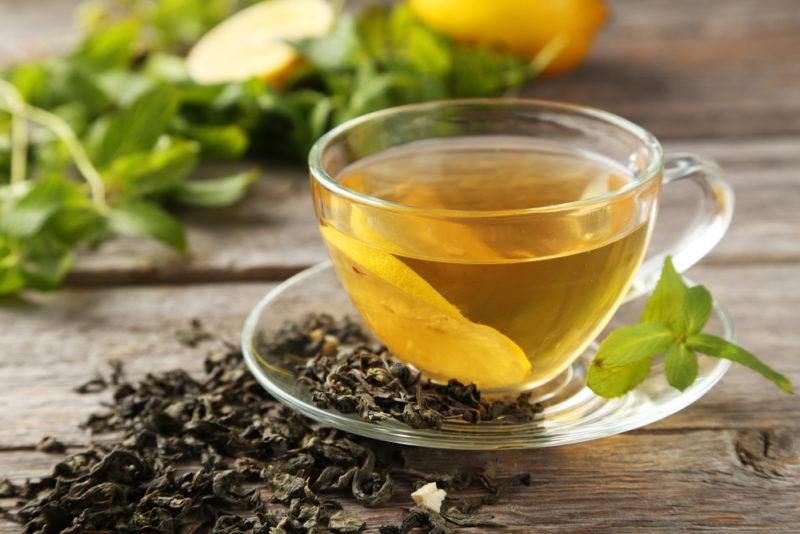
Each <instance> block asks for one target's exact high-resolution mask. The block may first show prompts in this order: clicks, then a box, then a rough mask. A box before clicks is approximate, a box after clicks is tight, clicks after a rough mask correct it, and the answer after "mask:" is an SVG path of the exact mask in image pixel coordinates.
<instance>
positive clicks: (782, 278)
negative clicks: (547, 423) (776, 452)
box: [0, 265, 800, 472]
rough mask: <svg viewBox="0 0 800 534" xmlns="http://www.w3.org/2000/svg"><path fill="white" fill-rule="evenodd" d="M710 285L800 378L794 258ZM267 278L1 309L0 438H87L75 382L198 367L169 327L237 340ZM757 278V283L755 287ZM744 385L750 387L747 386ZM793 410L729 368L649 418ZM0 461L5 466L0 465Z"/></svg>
mask: <svg viewBox="0 0 800 534" xmlns="http://www.w3.org/2000/svg"><path fill="white" fill-rule="evenodd" d="M693 276H694V277H695V278H696V279H697V281H699V282H704V283H707V284H708V285H709V287H711V288H713V291H714V294H715V295H716V296H717V297H718V298H719V299H720V300H721V301H722V302H724V303H725V304H726V306H727V307H728V308H729V311H730V312H731V314H732V315H733V317H735V319H736V322H737V325H739V340H740V342H741V343H742V344H743V345H744V346H746V347H749V348H750V349H751V350H753V351H754V352H755V353H757V354H759V355H760V356H761V357H762V358H764V359H765V360H767V361H768V362H770V363H771V364H772V365H774V366H776V367H778V368H779V369H781V370H782V371H783V372H785V373H786V374H787V375H788V376H789V377H790V378H791V379H793V380H794V381H795V383H800V360H798V359H797V357H796V355H797V354H798V351H799V350H800V335H799V334H798V332H797V331H796V326H797V320H796V310H797V309H800V286H798V285H797V284H796V283H794V281H795V280H796V279H797V278H798V276H800V266H797V265H788V266H783V265H778V266H772V267H752V266H738V267H714V266H710V267H702V268H698V269H696V270H695V271H694V272H693ZM271 287H273V286H272V285H271V284H225V285H216V284H209V285H203V286H163V287H157V286H156V287H131V288H114V289H102V290H92V289H74V290H68V291H64V292H61V293H58V294H52V295H45V296H37V297H35V298H32V299H31V300H30V301H28V302H24V303H23V302H18V303H15V304H11V305H7V306H4V307H3V308H2V309H0V322H2V324H3V325H4V329H3V330H2V332H0V346H2V347H3V352H4V355H3V359H2V363H0V406H7V407H12V409H7V410H2V411H0V449H2V448H14V449H16V448H20V447H32V446H33V445H34V444H35V443H36V442H37V441H38V440H39V439H40V438H41V437H42V436H43V435H45V434H48V433H51V434H55V435H56V436H58V437H59V438H60V439H62V440H64V441H65V442H66V443H68V444H74V445H78V444H81V443H83V442H84V438H85V436H84V433H83V431H82V430H80V429H79V428H78V425H79V423H80V422H81V421H83V419H84V418H85V417H86V416H87V415H88V413H90V412H91V411H92V410H95V409H96V408H97V402H98V399H97V398H95V397H93V396H86V395H78V394H76V393H74V392H73V391H72V389H73V388H74V387H75V386H77V385H79V384H81V383H82V382H83V381H85V380H86V379H87V378H88V377H90V376H91V375H92V374H93V373H94V371H95V370H98V369H104V368H105V367H106V363H105V362H107V361H108V360H109V359H112V358H116V359H121V360H123V361H124V362H126V365H127V366H128V368H129V371H130V372H131V373H132V374H133V375H134V376H136V375H142V374H143V373H145V372H148V371H151V370H165V369H169V368H174V367H184V368H187V369H188V370H190V371H194V372H199V370H200V364H201V361H202V358H203V356H204V353H205V352H206V350H208V349H209V348H211V347H213V345H210V346H202V347H199V348H198V349H188V348H186V347H184V346H182V345H181V344H180V343H179V342H178V341H177V338H176V336H175V333H176V331H178V330H179V329H181V328H185V327H186V325H187V324H188V323H189V320H190V319H191V318H193V317H201V318H202V319H203V321H204V322H205V323H206V324H207V325H209V328H212V329H213V331H215V332H218V333H220V334H221V335H222V336H223V337H224V338H226V339H229V340H232V341H234V342H235V341H237V339H238V335H239V331H240V329H241V325H242V322H243V321H244V318H245V316H246V315H247V313H248V312H249V310H250V309H251V308H252V306H253V305H254V304H255V303H256V301H257V300H258V299H259V298H260V296H261V295H262V294H263V293H264V292H265V291H267V290H268V289H269V288H271ZM753 287H757V288H758V291H753ZM742 392H747V395H743V394H742ZM797 421H800V406H798V403H797V402H796V400H795V399H794V398H792V397H788V396H786V395H784V394H782V393H781V392H780V391H779V390H778V389H777V388H775V387H774V386H772V385H770V384H769V383H768V382H766V381H765V380H763V379H762V378H760V377H758V376H756V375H754V374H753V373H752V372H749V371H746V370H744V369H739V368H734V369H733V370H732V371H731V372H730V373H729V374H728V375H727V376H726V377H725V379H724V380H723V382H722V383H721V385H720V386H718V387H717V388H715V389H714V390H713V391H712V393H711V394H709V395H708V396H707V397H705V398H704V399H703V400H701V401H700V402H698V403H697V404H695V405H693V406H692V407H691V408H690V409H688V410H686V411H684V412H681V413H680V414H678V415H676V416H674V417H670V418H668V419H666V420H664V421H662V422H660V423H658V424H657V425H654V426H653V427H651V428H654V429H656V430H657V431H666V430H677V429H687V428H688V429H692V428H693V429H707V428H713V429H748V430H764V429H771V430H775V429H780V428H782V427H784V426H786V425H788V424H791V423H792V422H797ZM0 472H2V467H1V466H0Z"/></svg>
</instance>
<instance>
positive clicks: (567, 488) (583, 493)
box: [0, 428, 800, 533]
mask: <svg viewBox="0 0 800 534" xmlns="http://www.w3.org/2000/svg"><path fill="white" fill-rule="evenodd" d="M798 430H800V428H787V429H784V430H782V431H779V432H773V433H766V434H763V435H762V434H759V433H755V434H754V433H748V432H737V431H732V430H705V431H696V432H689V433H682V434H672V433H662V434H655V433H630V434H625V435H621V436H616V437H613V438H608V439H605V440H601V441H597V442H593V443H586V444H581V445H573V446H570V447H563V448H557V449H543V450H539V451H499V452H484V453H459V454H458V455H453V454H452V453H449V452H447V451H434V450H429V449H408V450H407V453H406V458H407V460H408V462H409V464H410V465H411V466H413V467H418V468H421V469H427V470H438V471H442V470H445V471H446V470H451V469H455V468H459V469H467V470H471V471H479V470H480V469H482V468H483V467H484V466H486V465H489V464H495V465H496V467H497V473H498V476H501V477H508V476H512V475H515V474H518V473H523V472H529V473H531V474H532V475H533V483H532V484H531V486H530V487H524V486H523V487H519V488H518V489H516V490H515V491H514V492H512V493H511V494H510V495H508V497H507V498H505V499H503V501H502V503H500V504H498V505H496V506H490V507H487V508H486V509H485V510H486V512H487V513H490V514H492V515H494V516H495V517H496V518H497V519H498V520H500V521H502V522H504V523H507V524H509V525H510V528H509V529H508V531H511V532H531V531H536V532H565V531H568V532H611V531H613V532H669V533H673V532H685V531H689V530H716V529H722V528H727V529H730V530H731V531H735V532H750V531H765V530H769V531H770V532H795V531H796V528H797V521H798V520H800V510H798V508H797V494H798V492H800V439H798ZM764 440H767V441H764ZM765 445H766V449H763V448H762V449H761V450H759V447H764V446H765ZM763 450H767V453H766V455H764V454H763ZM58 458H60V455H45V454H42V453H36V452H29V451H25V452H21V451H13V452H0V473H3V476H9V477H10V478H11V479H12V480H16V481H21V480H23V479H24V478H26V477H35V476H37V475H40V474H43V473H46V472H47V471H48V469H49V467H50V466H51V465H52V464H53V463H54V461H56V459H58ZM409 491H410V488H409V487H408V486H403V487H401V488H400V489H399V491H398V492H397V493H396V496H395V498H394V499H393V501H392V502H391V503H390V505H389V506H387V507H383V508H378V509H364V508H357V511H358V513H359V514H360V515H361V516H362V518H363V519H364V520H366V521H368V524H369V525H370V526H372V527H375V526H376V525H378V524H380V523H382V522H387V521H394V520H397V518H398V516H399V515H400V507H401V506H409V505H411V501H410V499H409V497H408V493H409ZM3 529H5V530H3ZM14 531H15V530H14V525H12V524H9V523H6V524H5V525H3V524H2V523H0V532H14ZM370 531H372V532H374V530H370Z"/></svg>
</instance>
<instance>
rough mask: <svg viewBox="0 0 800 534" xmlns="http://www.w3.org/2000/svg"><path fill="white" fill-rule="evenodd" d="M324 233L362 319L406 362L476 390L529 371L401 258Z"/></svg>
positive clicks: (504, 341)
mask: <svg viewBox="0 0 800 534" xmlns="http://www.w3.org/2000/svg"><path fill="white" fill-rule="evenodd" d="M322 235H323V237H324V238H325V241H326V242H327V243H328V245H329V247H330V248H331V254H332V256H333V258H334V263H335V264H336V265H337V267H338V273H339V276H340V278H341V279H342V283H343V284H344V285H345V287H346V288H347V290H348V293H349V295H350V297H351V298H352V299H353V302H354V303H355V304H356V307H357V308H358V309H359V311H360V312H361V314H362V316H363V317H364V320H365V321H366V322H367V324H368V325H369V326H370V328H372V330H373V331H374V332H375V334H376V335H377V336H378V338H380V340H381V341H383V343H385V344H386V346H387V347H388V348H389V350H391V351H392V352H394V353H395V354H397V355H398V356H400V357H402V358H403V359H404V360H405V361H407V362H409V363H411V364H413V365H415V366H416V367H417V368H418V369H420V370H422V371H424V372H425V373H426V374H428V375H429V376H431V377H433V378H435V379H437V380H442V381H446V380H449V379H450V378H456V379H458V380H460V381H461V382H464V383H470V382H474V383H475V384H476V385H478V386H479V387H481V388H504V387H511V386H515V385H518V384H520V383H521V382H522V381H524V380H525V377H526V376H527V375H528V374H529V373H530V370H531V364H530V362H529V361H528V359H527V358H526V357H525V354H524V353H523V352H522V349H520V348H519V346H517V345H516V343H514V342H513V341H512V340H511V339H509V338H508V337H506V336H505V335H503V334H502V333H500V332H499V331H497V330H495V329H494V328H492V327H490V326H487V325H482V324H477V323H473V322H472V321H470V320H469V319H467V318H466V317H464V316H463V315H462V314H461V312H460V311H459V310H458V308H456V307H455V306H453V305H452V304H451V303H449V302H448V301H447V299H445V298H444V297H443V296H442V295H441V294H440V293H439V292H438V291H436V289H434V288H433V286H431V285H430V284H429V283H428V282H427V281H425V279H424V278H422V277H421V276H419V275H418V274H417V273H416V272H414V270H413V269H411V268H410V267H408V266H407V265H406V264H405V263H403V262H402V261H400V260H398V259H397V258H395V257H394V256H392V255H391V254H388V253H386V252H381V251H379V250H377V249H374V248H372V247H368V246H367V245H364V244H363V243H361V242H360V241H357V240H355V239H353V238H351V237H348V236H346V235H344V234H342V233H341V232H339V231H337V230H335V229H333V228H331V227H327V226H326V227H323V228H322Z"/></svg>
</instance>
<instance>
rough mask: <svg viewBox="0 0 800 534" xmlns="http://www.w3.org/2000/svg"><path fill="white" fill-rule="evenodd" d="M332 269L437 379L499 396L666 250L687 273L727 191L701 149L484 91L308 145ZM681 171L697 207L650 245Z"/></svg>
mask: <svg viewBox="0 0 800 534" xmlns="http://www.w3.org/2000/svg"><path fill="white" fill-rule="evenodd" d="M310 166H311V181H312V191H313V195H314V204H315V208H316V211H317V215H318V217H319V222H320V227H321V231H322V235H323V238H324V239H325V242H326V245H327V247H328V249H329V252H330V255H331V258H332V259H333V263H334V266H335V268H336V272H337V275H338V277H339V280H340V281H341V283H342V285H343V286H344V288H345V290H346V291H347V293H348V294H349V296H350V298H351V299H352V301H353V303H354V304H355V306H356V308H357V309H358V310H359V312H360V313H361V315H362V317H363V319H364V321H365V323H366V324H367V325H368V326H369V327H370V328H371V330H372V331H373V332H374V334H375V335H376V337H377V338H378V339H380V340H381V341H382V342H383V343H384V344H385V345H386V346H387V347H388V348H389V350H391V351H392V352H393V353H394V354H396V355H397V356H398V357H399V358H400V359H402V360H403V361H406V362H408V363H411V364H413V365H415V366H416V367H417V368H419V369H420V370H421V371H423V372H424V373H426V374H427V375H428V376H430V377H431V378H433V379H435V380H439V381H444V382H446V381H447V380H449V379H451V378H455V379H458V380H459V381H461V382H465V383H470V382H474V383H475V384H477V385H478V386H479V387H481V388H482V389H483V390H488V391H490V392H508V391H518V390H524V389H529V388H532V387H536V386H540V385H542V384H545V383H546V382H548V381H550V380H552V379H553V378H554V377H556V376H558V375H559V374H560V373H561V372H562V371H564V370H565V369H566V368H567V367H568V366H569V365H570V364H571V363H572V362H573V361H574V360H575V359H576V358H577V357H578V356H579V355H580V354H581V353H582V352H583V351H584V350H586V348H587V346H588V345H589V344H590V343H591V342H592V341H593V340H594V339H595V338H596V337H597V336H598V334H599V333H600V332H601V330H602V329H603V328H604V327H605V325H606V324H607V323H608V321H609V320H610V318H611V317H612V315H613V314H614V312H615V311H616V309H617V307H618V306H619V305H620V303H621V302H623V300H624V299H626V298H631V297H632V296H634V295H636V294H640V293H641V292H643V291H645V290H646V289H647V288H648V287H651V286H652V285H653V283H654V281H655V279H656V278H657V275H658V271H659V267H660V264H661V261H662V260H663V257H664V255H666V254H671V255H672V256H673V259H674V262H675V265H676V267H677V268H678V269H679V270H684V269H686V268H688V267H689V266H691V265H692V264H694V263H695V262H696V261H697V260H699V259H700V258H701V257H702V256H704V255H705V254H706V253H707V252H708V251H709V250H711V248H712V247H713V246H714V245H715V244H716V243H717V242H718V241H719V239H720V238H721V237H722V235H723V234H724V232H725V230H726V229H727V226H728V223H729V222H730V217H731V213H732V206H733V196H732V193H731V190H730V188H729V187H728V186H727V185H726V184H725V183H724V182H722V181H721V179H720V178H719V172H718V168H717V167H716V166H715V165H714V164H713V163H710V162H707V161H704V160H701V159H700V158H697V157H695V156H689V155H680V156H675V157H672V158H669V159H667V160H666V162H665V161H664V159H663V157H662V151H661V147H660V145H659V143H658V141H657V140H656V139H655V138H654V137H653V136H652V135H651V134H649V133H648V132H646V131H645V130H643V129H642V128H640V127H638V126H636V125H634V124H632V123H630V122H628V121H626V120H625V119H622V118H620V117H617V116H614V115H612V114H609V113H606V112H603V111H598V110H594V109H590V108H585V107H579V106H571V105H564V104H557V103H553V102H543V101H533V100H516V99H496V100H461V101H443V102H432V103H425V104H418V105H413V106H405V107H400V108H394V109H389V110H384V111H380V112H376V113H372V114H369V115H365V116H363V117H359V118H357V119H354V120H352V121H349V122H347V123H345V124H343V125H341V126H339V127H338V128H336V129H334V130H333V131H331V132H329V133H328V134H326V135H325V136H324V137H322V138H321V139H320V140H319V141H318V142H317V144H316V145H315V147H314V148H313V150H312V152H311V155H310ZM682 178H690V179H692V180H693V181H695V182H696V183H697V184H699V185H700V191H701V192H702V193H703V204H702V207H703V213H702V214H701V217H698V218H696V220H695V223H694V224H693V225H692V228H691V229H690V231H689V232H688V233H687V234H686V235H685V236H684V239H682V240H681V241H679V242H678V243H676V244H675V245H674V246H673V247H671V248H670V249H669V250H666V251H664V252H662V253H660V254H655V255H651V257H650V258H649V259H648V260H647V261H646V262H644V264H643V259H644V257H645V252H646V250H647V245H648V242H649V239H650V235H651V232H652V229H653V225H654V222H655V216H656V211H657V208H658V203H659V197H660V190H661V185H662V183H664V184H666V183H670V182H674V181H675V180H678V179H682Z"/></svg>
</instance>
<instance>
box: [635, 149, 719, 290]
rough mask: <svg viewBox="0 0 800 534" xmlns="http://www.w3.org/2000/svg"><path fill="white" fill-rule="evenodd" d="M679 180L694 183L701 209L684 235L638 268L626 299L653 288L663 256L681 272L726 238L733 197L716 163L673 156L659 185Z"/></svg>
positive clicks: (666, 165)
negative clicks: (669, 259) (699, 195)
mask: <svg viewBox="0 0 800 534" xmlns="http://www.w3.org/2000/svg"><path fill="white" fill-rule="evenodd" d="M679 180H691V181H692V182H694V183H695V184H696V185H697V186H698V188H699V190H700V194H701V196H702V201H701V203H700V207H699V209H698V210H697V213H696V214H695V217H694V220H693V222H692V224H691V226H690V227H689V229H687V230H686V232H685V233H684V234H683V235H681V236H679V237H677V238H676V239H675V241H674V242H673V243H671V244H670V245H669V246H668V247H667V249H666V250H664V251H660V252H658V253H657V254H655V255H653V256H651V257H650V258H648V259H647V260H645V262H644V263H642V266H641V267H640V268H639V271H637V273H636V278H635V281H634V283H633V285H632V286H631V290H630V291H629V293H628V295H627V296H626V299H625V300H631V299H634V298H636V297H638V296H641V295H643V294H645V293H648V292H650V291H652V290H653V288H655V286H656V283H657V282H658V279H659V277H660V275H661V267H662V265H663V263H664V258H665V257H666V256H672V262H673V264H674V265H675V269H676V270H677V271H678V272H679V273H682V272H684V271H686V270H688V269H689V268H690V267H691V266H693V265H694V264H695V263H697V262H698V261H700V260H701V259H702V258H703V257H704V256H705V255H706V254H708V253H709V252H710V251H711V249H713V248H714V247H715V246H716V245H717V243H719V241H720V240H721V239H722V236H724V235H725V232H726V231H727V230H728V227H729V226H730V224H731V218H732V217H733V206H734V195H733V189H732V188H731V186H730V185H729V184H728V182H726V181H725V180H723V178H722V169H720V167H719V165H717V163H716V162H714V161H712V160H709V159H705V158H703V157H700V156H697V155H694V154H672V155H670V156H669V157H667V158H666V159H665V161H664V177H663V181H662V184H663V185H664V186H669V184H671V183H674V182H677V181H679Z"/></svg>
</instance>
